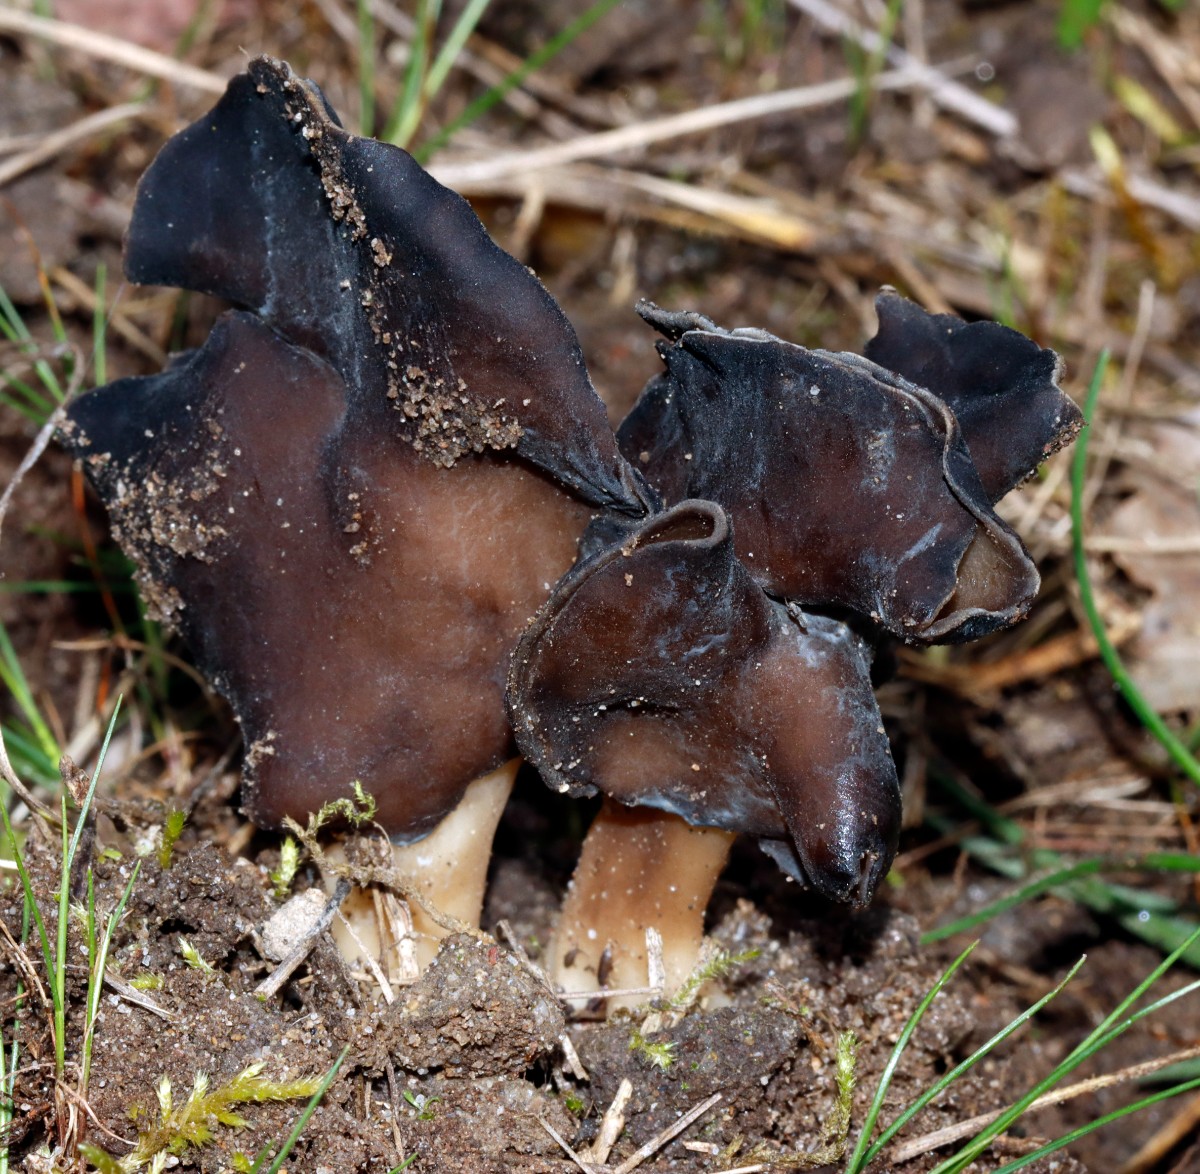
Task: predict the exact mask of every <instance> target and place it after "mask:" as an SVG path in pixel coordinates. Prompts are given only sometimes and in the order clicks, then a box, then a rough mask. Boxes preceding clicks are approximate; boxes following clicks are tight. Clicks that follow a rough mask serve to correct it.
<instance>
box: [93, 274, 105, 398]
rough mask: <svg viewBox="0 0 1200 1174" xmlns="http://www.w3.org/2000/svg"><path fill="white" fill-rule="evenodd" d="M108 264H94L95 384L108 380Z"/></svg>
mask: <svg viewBox="0 0 1200 1174" xmlns="http://www.w3.org/2000/svg"><path fill="white" fill-rule="evenodd" d="M107 285H108V266H106V265H105V264H104V262H103V261H101V262H100V264H99V265H97V266H96V308H95V310H94V311H93V313H92V376H93V378H94V379H95V381H96V384H97V386H99V385H100V384H102V383H107V382H108V349H107V345H106V337H107V334H108V311H107V310H106V309H105V301H106V296H107Z"/></svg>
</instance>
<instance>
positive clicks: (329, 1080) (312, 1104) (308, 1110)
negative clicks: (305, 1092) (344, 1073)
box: [250, 1044, 350, 1174]
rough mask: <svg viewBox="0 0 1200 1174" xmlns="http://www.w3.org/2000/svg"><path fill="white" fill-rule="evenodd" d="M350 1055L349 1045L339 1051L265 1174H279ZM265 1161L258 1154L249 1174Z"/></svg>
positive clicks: (264, 1154)
mask: <svg viewBox="0 0 1200 1174" xmlns="http://www.w3.org/2000/svg"><path fill="white" fill-rule="evenodd" d="M349 1054H350V1045H349V1044H347V1045H346V1046H345V1047H344V1048H343V1049H342V1051H341V1054H340V1055H339V1056H338V1058H337V1059H336V1060H334V1062H333V1067H332V1068H330V1069H329V1071H328V1072H326V1073H325V1079H324V1080H322V1081H321V1086H320V1088H318V1089H317V1091H316V1092H315V1093H313V1095H312V1098H311V1099H310V1100H309V1102H308V1104H307V1105H305V1106H304V1112H302V1113H301V1114H300V1116H299V1117H298V1118H297V1120H296V1124H295V1125H293V1126H292V1131H291V1133H289V1134H288V1136H287V1140H286V1141H285V1142H284V1143H283V1148H282V1149H280V1151H279V1153H277V1154H276V1155H275V1160H274V1161H273V1162H272V1163H271V1165H270V1167H269V1168H268V1170H267V1172H266V1174H279V1170H280V1167H282V1166H283V1163H284V1162H286V1161H287V1157H288V1154H290V1153H291V1152H292V1147H293V1146H295V1144H296V1142H297V1141H298V1140H299V1138H300V1134H301V1133H303V1132H304V1127H305V1126H306V1125H307V1124H308V1119H309V1118H310V1117H311V1116H312V1115H313V1114H314V1113H315V1112H316V1111H317V1106H318V1105H319V1104H320V1103H321V1102H322V1101H323V1100H324V1099H325V1094H326V1093H327V1092H328V1091H329V1088H330V1086H331V1085H332V1084H333V1082H334V1081H335V1080H336V1079H337V1074H338V1072H340V1071H341V1067H342V1065H343V1064H344V1063H345V1061H346V1057H347V1056H348V1055H349ZM264 1161H266V1152H265V1151H264V1152H263V1153H260V1154H259V1155H258V1157H257V1158H255V1160H254V1165H253V1166H251V1167H250V1174H259V1172H260V1171H261V1169H262V1164H263V1162H264Z"/></svg>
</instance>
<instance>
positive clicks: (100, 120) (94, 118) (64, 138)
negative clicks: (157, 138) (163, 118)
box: [0, 102, 145, 187]
mask: <svg viewBox="0 0 1200 1174" xmlns="http://www.w3.org/2000/svg"><path fill="white" fill-rule="evenodd" d="M143 110H145V105H144V103H142V102H126V103H125V105H123V106H110V107H109V108H108V109H107V110H97V111H96V113H95V114H89V115H88V116H87V117H86V118H81V119H79V121H78V122H73V123H71V125H70V126H64V127H60V128H59V129H58V130H55V131H51V132H50V133H49V134H47V135H43V136H42V137H41V139H40V140H39V141H38V144H37V146H35V147H31V148H30V149H29V150H28V151H23V152H22V153H21V154H20V155H16V156H14V157H13V158H12V159H9V160H8V161H7V162H5V163H2V164H0V187H3V186H4V185H5V184H7V183H11V182H12V181H13V180H14V179H16V178H17V177H18V176H20V175H24V174H25V172H27V171H32V170H33V169H34V168H35V167H40V166H41V165H42V164H43V163H46V162H48V161H49V160H51V159H53V158H54V156H55V155H57V154H59V153H60V152H61V151H65V150H66V149H67V148H68V147H73V146H74V145H75V144H76V143H78V142H82V141H83V140H84V139H88V138H91V136H92V135H94V134H96V133H97V132H99V131H102V130H104V128H105V127H108V126H112V125H113V123H115V122H124V121H125V120H126V119H127V118H135V117H137V115H139V114H141V113H142V112H143Z"/></svg>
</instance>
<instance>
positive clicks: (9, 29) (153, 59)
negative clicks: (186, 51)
mask: <svg viewBox="0 0 1200 1174" xmlns="http://www.w3.org/2000/svg"><path fill="white" fill-rule="evenodd" d="M0 32H5V33H19V34H24V35H26V36H30V37H40V38H41V39H42V40H43V41H50V42H52V43H53V44H55V45H62V46H63V47H64V48H66V49H78V50H79V51H80V52H81V53H86V54H87V55H88V56H89V57H99V58H100V59H101V60H104V61H113V62H115V63H116V64H117V65H124V66H125V67H126V68H127V69H132V70H134V71H135V72H136V73H143V74H148V75H149V76H150V77H157V78H161V79H162V80H163V81H168V82H172V83H178V84H179V85H184V86H192V87H193V88H195V89H197V90H203V91H204V92H205V93H208V94H223V93H224V92H225V85H226V80H225V78H223V77H219V76H218V75H217V74H215V73H210V72H209V71H208V70H207V69H197V68H196V66H194V65H188V64H187V63H186V62H183V61H179V60H177V59H176V58H174V57H168V56H167V55H166V54H165V53H155V52H154V50H153V49H145V48H143V47H142V46H141V45H135V44H133V43H131V42H130V41H122V40H121V39H120V38H119V37H110V36H108V35H107V34H106V33H97V32H94V31H93V30H92V29H85V28H83V27H81V26H80V25H77V24H68V23H67V22H66V21H62V20H51V19H49V18H48V17H44V16H32V15H31V14H30V13H28V12H17V11H15V10H14V9H12V8H0Z"/></svg>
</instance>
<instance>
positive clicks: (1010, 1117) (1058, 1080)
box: [845, 929, 1200, 1174]
mask: <svg viewBox="0 0 1200 1174" xmlns="http://www.w3.org/2000/svg"><path fill="white" fill-rule="evenodd" d="M1198 940H1200V929H1197V930H1196V931H1195V932H1194V933H1193V934H1192V935H1191V936H1190V937H1189V938H1188V939H1186V940H1185V941H1184V942H1183V943H1181V944H1180V945H1179V947H1178V948H1176V949H1175V950H1173V951H1172V952H1171V953H1170V954H1169V955H1168V956H1167V957H1166V958H1165V959H1163V961H1162V962H1161V963H1159V965H1158V966H1156V967H1155V968H1154V969H1153V970H1152V971H1151V972H1150V973H1149V974H1148V975H1146V977H1144V978H1143V979H1142V980H1141V981H1140V982H1139V983H1138V984H1137V985H1136V986H1135V987H1134V989H1133V991H1132V992H1131V993H1130V994H1129V995H1128V996H1127V997H1126V998H1125V999H1124V1000H1122V1002H1121V1003H1120V1004H1119V1005H1118V1006H1117V1007H1116V1008H1115V1009H1114V1010H1113V1011H1112V1012H1111V1013H1110V1014H1109V1015H1108V1016H1107V1017H1106V1018H1105V1019H1104V1020H1103V1022H1101V1023H1100V1024H1099V1025H1097V1026H1096V1027H1095V1028H1094V1029H1093V1030H1092V1031H1091V1032H1090V1033H1089V1034H1088V1035H1087V1037H1086V1038H1085V1039H1084V1040H1083V1041H1082V1042H1081V1043H1080V1044H1079V1045H1078V1046H1077V1047H1075V1048H1074V1049H1073V1050H1072V1051H1071V1053H1070V1054H1069V1055H1068V1056H1067V1057H1066V1058H1065V1059H1064V1060H1063V1061H1062V1062H1061V1063H1060V1064H1058V1065H1057V1066H1056V1067H1055V1068H1054V1070H1053V1071H1052V1072H1050V1073H1049V1074H1048V1075H1047V1076H1045V1077H1043V1078H1042V1079H1041V1080H1039V1081H1038V1082H1037V1083H1036V1084H1034V1085H1033V1087H1031V1088H1030V1089H1028V1090H1027V1091H1026V1092H1025V1093H1024V1094H1022V1096H1020V1097H1018V1098H1017V1099H1016V1100H1015V1101H1014V1102H1013V1103H1012V1104H1011V1105H1010V1106H1009V1107H1008V1108H1007V1109H1005V1110H1004V1111H1003V1112H1002V1113H1000V1114H999V1115H998V1116H997V1117H996V1118H995V1119H994V1120H993V1121H991V1122H990V1123H988V1124H987V1125H985V1126H984V1127H983V1128H981V1129H980V1130H979V1132H978V1133H977V1134H976V1135H975V1136H974V1137H973V1138H972V1139H971V1140H970V1141H968V1142H967V1143H966V1144H965V1145H963V1146H962V1148H961V1149H959V1151H958V1152H957V1153H955V1154H954V1155H952V1156H951V1157H949V1158H946V1159H945V1160H943V1161H942V1162H940V1163H938V1165H937V1166H936V1167H934V1169H933V1170H932V1171H931V1172H930V1174H960V1172H961V1171H963V1170H965V1169H966V1168H967V1167H968V1166H969V1165H970V1164H971V1163H972V1162H973V1161H974V1160H975V1159H976V1158H977V1157H978V1156H979V1155H980V1154H982V1153H983V1152H984V1151H985V1150H986V1149H988V1147H989V1146H990V1145H991V1144H992V1142H993V1141H994V1140H995V1139H996V1138H997V1137H999V1136H1000V1135H1001V1134H1003V1133H1005V1132H1006V1131H1007V1130H1008V1129H1010V1128H1011V1127H1012V1126H1013V1125H1014V1124H1015V1123H1016V1122H1017V1121H1018V1120H1019V1119H1020V1118H1021V1117H1023V1116H1024V1115H1025V1113H1027V1112H1028V1111H1029V1110H1030V1109H1031V1108H1032V1107H1033V1106H1034V1104H1035V1102H1036V1101H1037V1100H1038V1099H1039V1098H1040V1097H1042V1096H1044V1095H1045V1094H1046V1093H1048V1092H1049V1091H1050V1090H1052V1089H1054V1088H1056V1087H1057V1086H1059V1085H1061V1084H1062V1083H1063V1082H1064V1081H1065V1080H1066V1078H1067V1077H1068V1076H1069V1075H1070V1074H1071V1073H1072V1072H1074V1071H1075V1070H1076V1069H1077V1068H1079V1067H1080V1065H1082V1064H1084V1063H1086V1062H1087V1061H1088V1060H1090V1059H1092V1058H1093V1057H1095V1056H1096V1055H1098V1054H1099V1053H1101V1052H1102V1051H1103V1050H1104V1049H1105V1048H1107V1047H1108V1046H1109V1045H1110V1044H1112V1043H1113V1042H1114V1041H1115V1040H1116V1039H1117V1038H1118V1037H1119V1036H1121V1035H1122V1034H1123V1033H1124V1032H1125V1031H1127V1030H1128V1029H1129V1028H1130V1027H1132V1026H1133V1025H1134V1024H1135V1023H1137V1022H1139V1021H1140V1020H1142V1019H1144V1018H1146V1017H1147V1016H1149V1015H1153V1014H1155V1013H1156V1012H1158V1011H1161V1010H1163V1009H1164V1008H1166V1007H1168V1006H1170V1005H1171V1004H1172V1003H1174V1002H1175V1001H1176V1000H1177V999H1180V998H1183V997H1184V996H1186V995H1188V994H1191V993H1192V992H1193V991H1196V990H1198V989H1200V980H1197V981H1195V982H1192V983H1189V984H1188V985H1186V986H1184V987H1182V988H1180V989H1179V990H1178V991H1174V992H1172V993H1171V994H1168V995H1165V996H1163V997H1162V998H1159V999H1157V1000H1155V1001H1154V1002H1153V1003H1151V1004H1149V1005H1148V1006H1146V1007H1144V1008H1142V1009H1141V1010H1140V1011H1136V1012H1133V1013H1132V1014H1129V1013H1128V1012H1129V1011H1130V1008H1131V1007H1132V1006H1133V1005H1134V1004H1135V1003H1137V1002H1138V1001H1139V1000H1140V999H1141V998H1142V997H1143V996H1144V995H1145V994H1147V992H1149V991H1150V989H1151V988H1152V987H1153V986H1154V984H1155V983H1156V982H1157V981H1158V980H1159V979H1160V978H1161V977H1162V976H1163V975H1164V974H1165V973H1166V972H1167V971H1168V970H1169V969H1170V968H1171V967H1172V966H1173V965H1174V964H1175V962H1176V961H1178V960H1179V959H1180V958H1181V957H1182V956H1183V955H1184V953H1185V952H1186V950H1188V949H1189V948H1190V947H1191V946H1193V945H1194V944H1195V943H1196V942H1197V941H1198ZM977 944H978V943H977V942H973V943H972V944H971V945H970V946H968V947H967V948H966V949H965V950H964V951H963V952H962V953H961V954H960V955H959V956H958V957H957V958H956V959H955V960H954V962H953V963H951V965H950V966H949V967H948V968H947V969H946V971H945V972H944V973H943V974H942V976H941V977H940V978H939V979H938V981H937V982H936V983H935V984H934V985H933V987H931V988H930V990H929V992H928V993H927V994H926V995H925V997H924V998H923V999H922V1000H921V1002H920V1004H919V1005H918V1007H917V1009H916V1010H915V1011H914V1012H913V1014H912V1015H911V1016H910V1017H909V1019H908V1022H907V1023H906V1024H905V1025H904V1029H903V1030H902V1031H901V1033H900V1038H899V1039H898V1040H897V1041H896V1045H895V1047H894V1048H893V1049H892V1053H891V1055H890V1056H889V1058H888V1062H887V1064H886V1065H885V1067H884V1070H883V1073H882V1075H881V1076H880V1080H879V1084H878V1086H877V1087H876V1090H875V1095H874V1097H873V1098H872V1101H871V1105H870V1107H869V1109H868V1111H867V1114H866V1117H865V1118H864V1120H863V1126H862V1130H861V1131H860V1133H859V1138H858V1142H857V1144H856V1145H855V1148H854V1152H853V1153H852V1154H851V1156H850V1159H849V1161H848V1162H847V1164H846V1166H845V1174H863V1172H864V1171H866V1170H867V1169H868V1167H869V1166H870V1164H871V1163H872V1162H873V1161H874V1159H876V1158H877V1157H879V1156H880V1154H881V1153H882V1151H883V1149H884V1147H885V1146H886V1145H887V1144H888V1143H889V1142H890V1141H891V1140H892V1138H894V1137H895V1135H896V1134H897V1133H898V1132H899V1131H900V1130H901V1129H902V1128H903V1127H904V1126H905V1125H907V1124H908V1123H909V1122H910V1121H912V1120H913V1118H914V1117H916V1116H917V1114H918V1113H920V1112H921V1110H922V1109H924V1108H925V1107H926V1106H927V1105H928V1104H929V1103H930V1102H931V1101H933V1100H934V1099H936V1098H937V1097H938V1096H940V1095H941V1094H942V1093H943V1092H945V1091H946V1089H948V1088H949V1087H950V1086H951V1085H952V1084H953V1083H954V1082H955V1081H956V1080H958V1078H959V1077H960V1076H962V1075H963V1074H964V1073H965V1072H967V1071H968V1070H969V1069H970V1068H972V1067H974V1065H975V1064H977V1063H978V1062H979V1061H980V1060H982V1059H983V1058H984V1057H985V1056H987V1055H988V1054H990V1053H991V1052H992V1051H993V1050H994V1049H995V1048H996V1047H997V1046H999V1044H1001V1043H1003V1042H1004V1041H1005V1040H1006V1039H1008V1038H1009V1036H1011V1035H1012V1034H1013V1033H1014V1032H1016V1031H1017V1030H1018V1029H1019V1028H1021V1027H1023V1026H1024V1025H1025V1024H1026V1023H1027V1022H1029V1020H1030V1019H1032V1018H1033V1016H1034V1015H1036V1014H1037V1013H1038V1012H1039V1011H1040V1010H1042V1008H1043V1007H1045V1006H1046V1004H1047V1003H1049V1002H1050V1001H1051V1000H1052V999H1054V998H1056V997H1057V996H1058V995H1059V994H1060V993H1061V992H1062V991H1063V989H1064V988H1065V987H1066V986H1067V984H1068V983H1069V982H1070V981H1071V980H1072V979H1073V978H1074V977H1075V975H1076V974H1077V973H1078V972H1079V970H1080V968H1081V967H1082V966H1083V964H1084V962H1085V958H1080V959H1079V961H1078V962H1076V963H1075V965H1074V966H1073V967H1072V968H1071V969H1070V971H1068V973H1067V974H1066V976H1065V977H1064V978H1063V979H1062V980H1061V981H1060V982H1059V983H1058V985H1057V986H1056V987H1055V988H1054V989H1053V990H1052V991H1050V992H1049V993H1048V994H1046V995H1045V996H1043V997H1042V998H1041V999H1039V1000H1038V1001H1037V1002H1036V1003H1034V1004H1033V1005H1032V1006H1031V1007H1029V1008H1027V1009H1026V1010H1025V1011H1023V1012H1022V1013H1021V1014H1020V1015H1018V1016H1017V1017H1016V1018H1015V1019H1013V1020H1012V1021H1011V1022H1010V1023H1009V1024H1007V1025H1006V1026H1005V1027H1004V1028H1002V1029H1001V1030H1000V1031H999V1032H997V1033H996V1035H994V1036H993V1037H992V1038H991V1039H989V1040H988V1041H987V1042H986V1043H985V1044H983V1045H982V1046H981V1047H980V1048H978V1049H976V1050H975V1051H974V1052H973V1053H972V1054H971V1055H970V1056H968V1057H967V1058H966V1059H965V1060H963V1061H962V1062H961V1063H960V1064H958V1065H957V1066H956V1067H955V1068H953V1069H952V1070H951V1071H950V1072H947V1073H946V1074H945V1075H944V1076H942V1077H941V1078H939V1079H938V1080H937V1081H935V1082H934V1084H933V1085H931V1086H930V1087H929V1088H928V1089H926V1090H925V1091H924V1092H923V1093H922V1094H921V1095H920V1096H919V1097H917V1098H916V1099H915V1100H914V1101H913V1102H912V1103H911V1104H909V1105H908V1106H907V1107H906V1108H905V1109H904V1110H903V1111H902V1112H901V1113H900V1114H899V1115H898V1116H897V1117H896V1118H895V1120H893V1121H892V1122H891V1124H890V1125H888V1127H887V1128H886V1129H884V1130H883V1132H882V1133H880V1135H879V1136H878V1138H876V1139H875V1140H874V1141H873V1142H872V1140H871V1138H872V1134H873V1133H874V1131H875V1126H876V1124H877V1122H878V1119H879V1116H880V1113H881V1112H882V1109H883V1105H884V1102H885V1099H886V1097H887V1093H888V1089H889V1088H890V1086H891V1082H892V1078H893V1076H894V1075H895V1071H896V1066H897V1065H898V1063H899V1060H900V1057H901V1056H902V1055H903V1053H904V1050H905V1049H906V1048H907V1046H908V1044H909V1042H910V1041H911V1039H912V1037H913V1034H914V1032H915V1031H916V1030H917V1027H918V1026H919V1024H920V1022H921V1020H922V1019H923V1018H924V1016H925V1013H926V1012H927V1011H928V1009H929V1007H930V1005H931V1004H932V1003H933V1001H934V999H936V998H937V996H938V994H939V993H940V992H941V991H942V990H943V988H944V987H945V986H946V984H947V983H948V982H949V981H950V980H951V979H952V978H953V977H954V975H955V973H956V972H957V971H958V969H959V967H960V966H962V964H963V963H964V962H965V961H966V960H967V958H968V957H969V956H970V954H971V951H972V950H974V948H975V946H976V945H977ZM1195 1087H1200V1077H1196V1076H1192V1077H1190V1078H1188V1079H1185V1080H1182V1081H1179V1082H1177V1083H1176V1084H1174V1085H1172V1086H1171V1087H1170V1088H1168V1089H1166V1090H1163V1091H1161V1092H1159V1093H1155V1094H1153V1095H1152V1096H1149V1097H1145V1098H1143V1099H1142V1100H1140V1101H1138V1102H1136V1103H1135V1104H1133V1105H1129V1106H1126V1107H1125V1108H1123V1109H1120V1110H1118V1111H1117V1112H1115V1113H1112V1114H1107V1115H1105V1116H1103V1117H1100V1118H1097V1119H1096V1120H1095V1121H1092V1122H1090V1123H1089V1124H1088V1125H1086V1126H1083V1127H1081V1128H1080V1129H1077V1130H1074V1131H1073V1132H1072V1133H1070V1134H1068V1135H1066V1136H1065V1137H1062V1138H1059V1139H1057V1140H1056V1141H1053V1142H1050V1143H1048V1144H1047V1145H1045V1146H1043V1147H1041V1148H1040V1149H1039V1150H1038V1151H1037V1152H1036V1153H1033V1154H1026V1155H1024V1156H1023V1157H1022V1158H1020V1159H1018V1160H1017V1161H1015V1162H1011V1163H1009V1164H1007V1165H1005V1166H1003V1167H1002V1169H1003V1170H1005V1171H1009V1170H1018V1169H1021V1168H1022V1167H1024V1166H1026V1165H1028V1164H1029V1163H1030V1162H1032V1161H1035V1160H1036V1159H1037V1158H1038V1157H1041V1156H1044V1155H1045V1154H1048V1153H1052V1152H1054V1151H1056V1150H1058V1149H1061V1148H1063V1147H1064V1146H1066V1145H1069V1144H1070V1143H1071V1142H1072V1141H1076V1140H1078V1139H1079V1138H1080V1137H1083V1136H1085V1135H1086V1134H1088V1133H1090V1132H1092V1131H1093V1130H1095V1129H1099V1128H1100V1127H1102V1126H1103V1125H1105V1124H1108V1123H1109V1122H1110V1121H1113V1120H1117V1119H1118V1118H1120V1117H1122V1116H1126V1115H1128V1114H1129V1113H1132V1112H1137V1111H1138V1110H1140V1109H1142V1108H1146V1107H1148V1106H1149V1105H1152V1104H1156V1103H1157V1102H1158V1101H1160V1100H1164V1099H1166V1098H1167V1097H1170V1096H1178V1095H1180V1094H1182V1093H1184V1092H1188V1091H1190V1090H1191V1089H1193V1088H1195Z"/></svg>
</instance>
